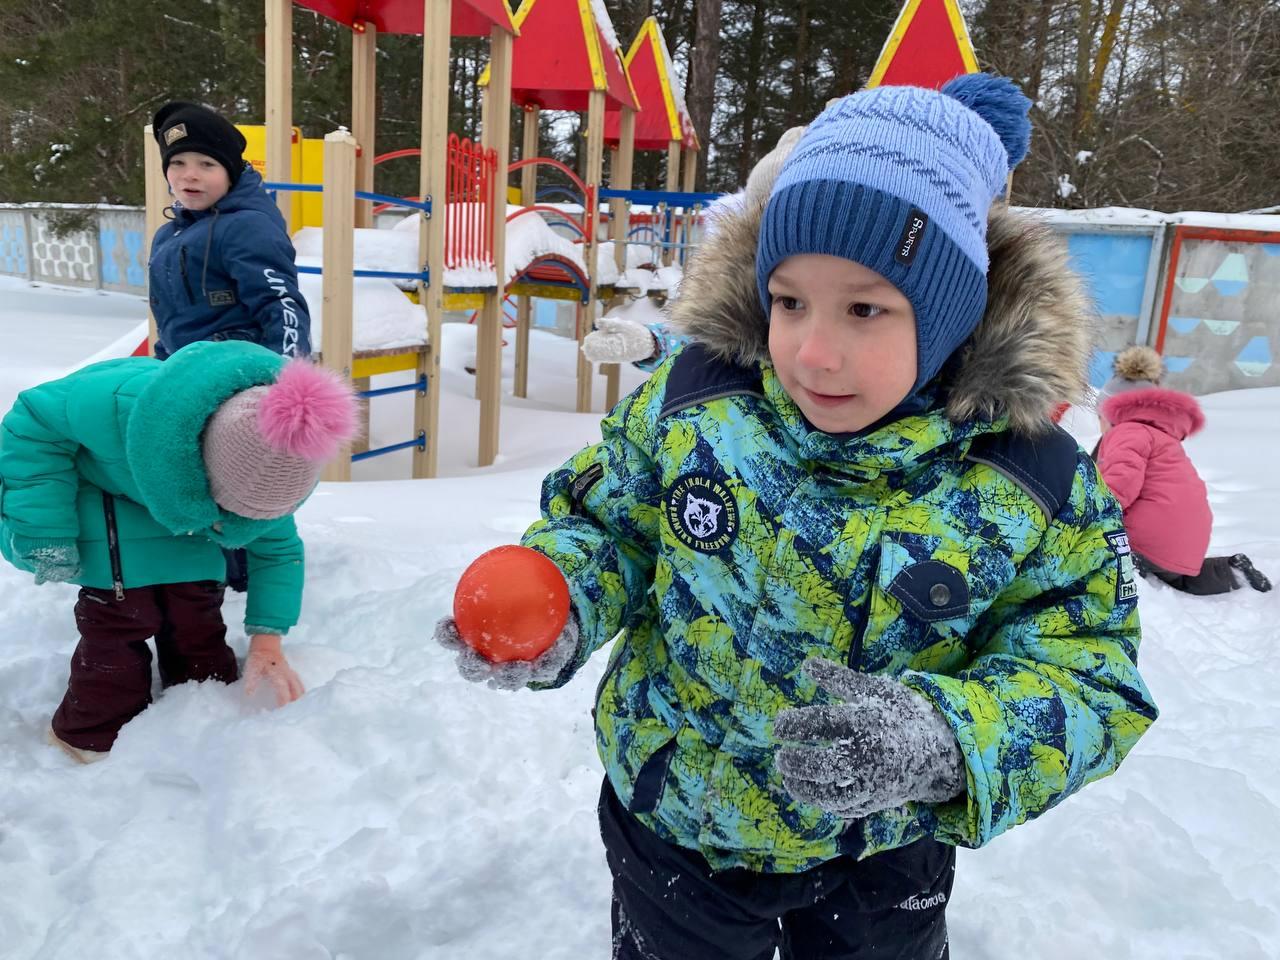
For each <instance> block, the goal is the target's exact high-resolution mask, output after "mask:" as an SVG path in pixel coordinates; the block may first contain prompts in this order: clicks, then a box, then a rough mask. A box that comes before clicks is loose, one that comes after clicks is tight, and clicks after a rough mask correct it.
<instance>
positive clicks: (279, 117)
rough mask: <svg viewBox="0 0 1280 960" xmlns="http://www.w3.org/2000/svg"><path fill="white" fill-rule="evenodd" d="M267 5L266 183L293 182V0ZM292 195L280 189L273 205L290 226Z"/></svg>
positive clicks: (278, 1)
mask: <svg viewBox="0 0 1280 960" xmlns="http://www.w3.org/2000/svg"><path fill="white" fill-rule="evenodd" d="M266 4H267V11H266V13H267V49H266V61H267V76H266V82H267V110H266V114H265V117H266V124H267V132H266V137H267V176H266V179H267V180H275V181H279V182H291V181H292V180H293V0H266ZM295 197H296V194H293V193H286V192H285V191H283V190H281V191H280V192H279V193H278V194H276V205H277V206H279V208H280V212H281V213H282V214H284V222H285V224H286V225H288V226H289V228H290V229H292V227H293V204H294V199H295Z"/></svg>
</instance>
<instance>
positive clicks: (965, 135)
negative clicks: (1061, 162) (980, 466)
mask: <svg viewBox="0 0 1280 960" xmlns="http://www.w3.org/2000/svg"><path fill="white" fill-rule="evenodd" d="M1030 107H1031V101H1030V100H1028V99H1027V98H1026V97H1025V96H1023V95H1022V93H1021V92H1020V91H1019V90H1018V88H1017V87H1016V86H1015V85H1014V84H1013V82H1012V81H1010V80H1008V79H1006V78H1005V77H997V76H992V75H991V74H983V73H974V74H967V75H965V76H961V77H957V78H956V79H954V80H952V81H951V82H950V83H948V84H947V85H946V86H944V87H943V88H942V90H941V92H939V91H937V90H926V89H923V88H921V87H876V88H875V89H872V90H864V91H861V92H860V93H855V94H851V95H850V96H847V97H843V98H841V99H840V100H836V101H833V102H832V103H831V104H830V105H828V107H827V108H826V109H825V110H823V111H822V113H821V114H819V116H818V118H817V119H816V120H814V121H813V123H811V124H810V125H809V128H808V129H807V130H806V131H805V134H804V136H803V137H802V138H801V139H800V142H799V143H797V144H796V147H795V150H793V151H792V153H791V156H790V157H788V158H787V162H786V163H785V164H784V165H783V167H782V171H781V172H780V173H779V175H778V179H777V181H776V182H775V183H774V186H773V192H772V193H771V194H770V197H769V203H768V206H767V207H766V208H765V212H764V219H763V221H762V222H761V224H760V242H759V246H758V247H757V250H756V282H757V284H758V286H759V290H760V300H761V302H762V303H763V305H764V309H765V313H766V315H767V314H768V313H769V292H768V285H769V276H770V275H771V274H772V273H773V271H774V269H775V268H777V266H778V265H779V264H780V263H782V261H783V260H785V259H787V257H791V256H795V255H797V254H803V253H822V254H829V255H831V256H836V257H843V258H845V259H846V260H853V261H854V262H856V263H860V264H862V265H863V266H865V267H867V268H868V269H871V270H874V271H875V272H876V273H878V274H880V275H881V276H883V277H884V278H885V279H887V280H889V281H890V282H891V283H892V284H893V285H894V286H895V287H897V288H898V289H899V290H901V291H902V293H903V294H904V295H905V296H906V298H907V299H908V300H909V301H911V306H912V307H913V308H914V310H915V314H916V346H917V361H916V362H917V368H916V383H915V386H914V387H913V389H912V393H915V392H916V391H917V390H919V388H920V387H922V386H923V385H924V384H926V383H928V382H929V381H930V380H932V379H933V377H934V376H935V375H936V374H937V373H938V371H939V370H941V369H942V365H943V364H944V363H946V361H947V358H948V357H950V356H951V354H952V353H954V352H955V351H956V349H957V348H958V347H959V346H960V345H961V344H962V343H964V341H965V340H966V339H968V337H969V335H970V334H971V333H973V330H974V328H975V327H977V325H978V322H979V321H980V320H981V319H982V313H983V311H984V310H985V309H986V304H987V262H988V258H987V211H988V210H989V209H990V207H991V203H992V201H993V200H995V199H996V198H997V197H999V196H1000V195H1001V194H1002V193H1003V192H1004V188H1005V183H1006V180H1007V177H1008V174H1009V171H1010V170H1012V169H1013V168H1014V166H1015V165H1016V164H1017V163H1018V162H1019V161H1020V160H1021V159H1022V158H1023V157H1024V156H1026V153H1027V147H1028V144H1029V142H1030V138H1031V123H1030V121H1029V120H1028V118H1027V111H1028V110H1029V109H1030Z"/></svg>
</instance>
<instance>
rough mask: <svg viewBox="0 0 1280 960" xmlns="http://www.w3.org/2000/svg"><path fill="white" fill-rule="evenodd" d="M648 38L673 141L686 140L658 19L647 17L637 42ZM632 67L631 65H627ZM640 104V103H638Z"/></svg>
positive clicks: (664, 41)
mask: <svg viewBox="0 0 1280 960" xmlns="http://www.w3.org/2000/svg"><path fill="white" fill-rule="evenodd" d="M641 37H648V39H649V46H650V55H651V56H652V57H653V61H654V64H655V65H656V66H657V68H658V83H659V85H660V86H661V87H662V101H663V103H665V104H666V107H667V127H668V129H669V130H670V132H671V139H672V140H681V141H683V140H684V127H683V125H682V124H681V122H680V109H679V107H677V106H676V96H675V93H674V92H673V91H672V89H671V77H669V76H668V75H667V64H668V63H669V62H670V57H669V56H668V55H667V53H666V47H667V42H666V40H664V39H663V37H662V28H661V27H659V26H658V18H657V17H646V18H645V21H644V23H643V24H642V25H641V27H640V33H639V34H637V35H636V40H639V39H640V38H641ZM627 66H630V63H628V64H627ZM637 102H638V101H637Z"/></svg>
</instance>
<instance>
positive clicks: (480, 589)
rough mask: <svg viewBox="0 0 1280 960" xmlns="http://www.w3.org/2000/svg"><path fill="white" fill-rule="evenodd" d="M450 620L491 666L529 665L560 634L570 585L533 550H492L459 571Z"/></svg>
mask: <svg viewBox="0 0 1280 960" xmlns="http://www.w3.org/2000/svg"><path fill="white" fill-rule="evenodd" d="M453 619H454V622H455V623H456V624H457V625H458V633H459V635H460V636H461V637H462V639H463V641H465V642H466V644H467V645H468V646H469V647H471V649H473V650H475V651H476V652H477V653H479V654H480V655H481V656H482V657H484V658H485V659H486V660H488V661H490V662H491V663H504V662H506V661H509V660H532V659H534V658H535V657H537V656H538V655H539V654H541V653H543V652H544V651H545V650H546V649H547V648H548V647H550V646H551V644H552V643H554V642H555V639H556V637H558V636H560V632H561V631H562V630H564V625H565V623H566V622H567V621H568V619H569V586H568V584H566V583H565V581H564V575H563V574H562V573H561V572H560V568H559V567H557V566H556V565H555V563H553V562H552V561H551V560H549V559H547V558H546V557H545V556H544V555H543V554H541V553H539V552H538V551H537V550H530V549H529V548H528V547H521V546H517V545H511V546H505V547H495V548H494V549H492V550H489V551H487V552H485V553H482V554H480V556H478V557H476V559H475V560H474V561H473V562H472V564H471V566H469V567H467V569H466V570H464V571H463V573H462V578H461V579H460V580H459V581H458V588H457V590H455V591H454V594H453Z"/></svg>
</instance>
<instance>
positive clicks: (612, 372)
mask: <svg viewBox="0 0 1280 960" xmlns="http://www.w3.org/2000/svg"><path fill="white" fill-rule="evenodd" d="M635 158H636V112H635V111H634V110H632V109H631V108H630V107H623V108H622V112H621V113H620V114H619V117H618V150H617V152H616V153H615V154H614V155H613V168H612V169H611V170H610V171H609V184H610V186H612V187H613V189H615V190H630V189H631V178H632V172H633V171H634V169H635ZM629 210H630V204H628V203H627V201H625V200H610V201H609V213H610V216H609V238H610V239H611V240H612V241H613V264H614V266H615V267H617V269H618V276H619V277H621V276H622V274H623V273H624V272H626V269H627V230H628V228H629V227H630V225H631V221H630V217H629V214H628V211H629ZM622 299H623V298H622V297H621V296H619V297H615V298H614V299H613V301H612V302H611V303H610V307H613V306H616V305H618V304H620V303H621V302H622ZM600 372H601V373H603V374H604V406H605V409H606V410H612V409H613V408H614V407H616V406H617V405H618V395H619V394H620V393H621V383H620V379H619V378H620V371H619V369H618V364H616V363H602V364H601V365H600Z"/></svg>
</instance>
